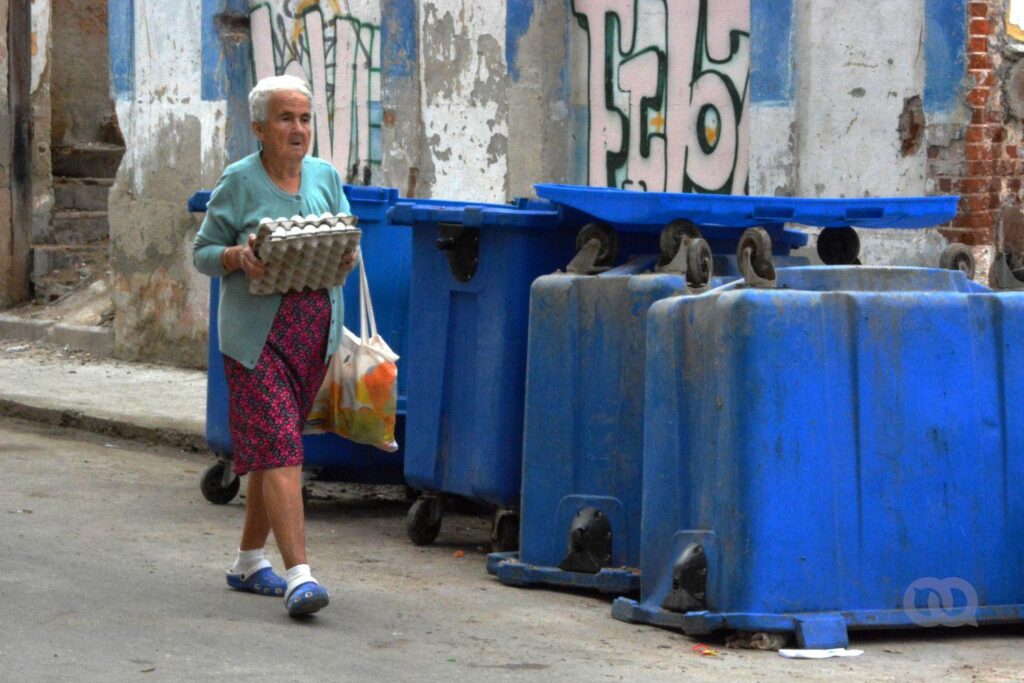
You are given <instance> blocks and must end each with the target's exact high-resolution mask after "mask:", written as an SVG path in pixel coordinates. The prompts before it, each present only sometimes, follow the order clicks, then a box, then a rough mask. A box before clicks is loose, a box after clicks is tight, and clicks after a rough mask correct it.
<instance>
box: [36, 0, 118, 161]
mask: <svg viewBox="0 0 1024 683" xmlns="http://www.w3.org/2000/svg"><path fill="white" fill-rule="evenodd" d="M52 2H53V19H52V23H53V29H52V33H53V38H52V54H51V69H50V70H51V79H50V80H51V92H50V95H51V99H52V103H53V120H52V125H51V126H50V130H51V131H52V133H51V134H52V138H53V139H52V144H53V145H54V146H60V145H74V144H80V143H89V142H112V141H113V140H112V139H109V138H111V137H112V135H114V127H115V126H114V122H113V121H112V118H113V110H112V109H113V108H112V105H111V101H110V92H109V90H110V88H109V87H108V81H109V75H108V74H109V63H110V59H109V56H108V51H107V21H108V19H107V0H52Z"/></svg>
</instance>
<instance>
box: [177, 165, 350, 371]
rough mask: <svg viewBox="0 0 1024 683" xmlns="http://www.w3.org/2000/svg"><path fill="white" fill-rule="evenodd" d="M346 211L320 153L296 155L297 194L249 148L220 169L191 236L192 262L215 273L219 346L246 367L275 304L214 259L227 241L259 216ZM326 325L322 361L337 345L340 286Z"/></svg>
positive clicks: (252, 363)
mask: <svg viewBox="0 0 1024 683" xmlns="http://www.w3.org/2000/svg"><path fill="white" fill-rule="evenodd" d="M328 211H329V212H330V213H334V214H338V213H341V214H348V213H350V210H349V205H348V200H347V199H346V198H345V192H344V190H343V189H342V183H341V177H340V176H339V175H338V172H337V171H336V170H335V168H334V167H333V166H331V165H330V164H329V163H327V162H326V161H323V160H322V159H317V158H315V157H309V156H307V157H306V158H305V159H303V160H302V184H301V186H300V187H299V194H290V193H288V192H285V191H284V190H282V189H281V188H279V187H278V186H277V185H275V184H274V183H273V181H272V180H271V179H270V177H269V176H268V175H267V173H266V171H265V170H263V163H262V162H261V161H260V157H259V153H258V152H257V153H255V154H251V155H249V156H247V157H245V158H244V159H242V160H240V161H237V162H235V163H233V164H231V165H230V166H228V167H227V168H226V169H224V174H223V175H221V177H220V180H219V181H217V187H215V188H214V190H213V193H212V194H211V195H210V202H209V204H208V205H207V207H206V218H204V219H203V224H202V225H201V226H200V228H199V232H198V233H197V234H196V237H195V240H194V242H193V251H192V262H193V263H194V264H195V267H196V269H198V270H199V272H201V273H203V274H204V275H209V276H210V277H220V278H222V279H221V287H220V311H219V314H218V317H217V324H218V326H219V327H220V350H221V352H222V353H224V354H225V355H227V356H230V357H231V358H234V359H235V360H237V361H238V362H239V363H241V364H242V365H244V366H245V367H247V368H249V369H250V370H251V369H252V368H254V367H256V362H257V361H258V360H259V358H260V353H262V351H263V345H264V344H265V343H266V341H267V336H268V335H269V334H270V328H271V326H272V325H273V324H274V316H276V315H277V309H278V308H279V307H280V305H281V295H280V294H266V295H254V294H250V293H249V279H248V278H247V277H246V275H245V273H243V272H242V271H241V270H236V271H234V272H233V273H230V274H229V273H227V272H226V271H225V270H224V268H223V266H221V263H220V257H221V253H223V251H224V249H225V248H226V247H229V246H233V245H237V244H245V243H246V241H247V240H248V239H249V234H250V233H253V232H255V231H256V229H257V227H258V226H259V222H260V219H261V218H267V217H270V218H280V217H282V216H284V217H287V218H290V217H291V216H294V215H296V214H301V215H303V216H306V215H309V214H311V213H312V214H316V215H318V216H319V215H320V214H322V213H324V212H328ZM329 293H330V297H331V330H330V335H329V337H328V340H327V355H326V357H325V358H324V362H325V363H326V362H327V360H328V359H329V358H330V357H331V354H333V353H334V352H335V350H336V349H337V348H338V342H339V341H340V340H341V336H342V325H343V322H344V318H345V308H344V307H345V302H344V299H342V295H341V287H332V288H331V289H330V290H329Z"/></svg>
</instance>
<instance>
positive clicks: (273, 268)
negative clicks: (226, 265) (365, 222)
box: [249, 213, 363, 294]
mask: <svg viewBox="0 0 1024 683" xmlns="http://www.w3.org/2000/svg"><path fill="white" fill-rule="evenodd" d="M355 224H356V217H355V216H344V215H341V214H338V215H335V214H331V213H325V214H323V215H320V216H314V215H309V216H306V217H302V216H292V217H291V218H277V219H273V218H264V219H263V220H261V221H260V224H259V227H258V228H257V229H256V241H255V243H254V244H253V251H254V252H255V253H256V256H257V257H259V259H260V260H261V261H262V262H263V264H264V265H265V266H266V267H267V272H266V275H264V276H263V277H261V278H259V279H255V280H250V281H249V292H250V293H252V294H271V293H273V292H280V293H282V294H284V293H286V292H294V291H300V290H302V289H303V288H305V287H309V288H310V289H323V288H328V287H336V286H338V285H341V284H342V283H344V282H345V276H346V275H347V271H346V270H344V269H343V268H342V263H341V259H342V257H343V256H344V254H345V252H349V251H354V250H355V249H356V248H358V246H359V239H360V237H361V236H362V234H363V231H362V230H360V229H359V228H357V227H355Z"/></svg>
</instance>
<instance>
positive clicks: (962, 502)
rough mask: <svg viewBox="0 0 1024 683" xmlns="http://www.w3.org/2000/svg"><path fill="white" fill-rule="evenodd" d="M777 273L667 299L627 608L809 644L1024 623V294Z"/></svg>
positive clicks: (843, 272)
mask: <svg viewBox="0 0 1024 683" xmlns="http://www.w3.org/2000/svg"><path fill="white" fill-rule="evenodd" d="M778 285H779V287H778V288H776V289H754V288H747V287H744V286H742V284H741V283H739V282H736V283H731V284H728V285H725V286H723V287H720V288H718V289H715V290H712V291H710V292H708V293H705V294H702V295H698V296H693V297H675V298H671V299H666V300H663V301H660V302H658V303H655V304H654V305H653V306H652V307H651V309H650V312H649V313H648V323H647V325H648V326H647V369H646V398H645V422H644V427H645V434H644V476H643V513H642V517H643V521H642V533H641V536H642V539H641V566H642V569H643V574H642V578H641V584H642V587H641V600H640V601H639V602H637V601H633V600H628V599H625V598H620V599H618V600H617V601H616V602H615V603H614V607H613V614H614V616H616V617H617V618H620V619H624V620H629V621H639V622H645V623H650V624H657V625H661V626H671V627H676V628H680V629H682V630H683V631H685V632H686V633H688V634H693V635H697V634H704V633H708V632H710V631H715V630H719V629H737V630H744V631H776V632H795V633H796V635H797V639H798V642H799V645H800V646H801V647H806V648H830V647H840V646H845V645H846V644H847V641H848V637H847V629H869V628H890V627H914V626H925V625H936V624H946V625H954V624H966V623H973V620H977V622H979V623H991V622H1008V621H1020V620H1022V619H1024V581H1021V567H1022V566H1024V544H1021V542H1020V539H1021V538H1022V536H1024V489H1022V488H1021V486H1020V482H1022V481H1024V448H1022V446H1024V414H1022V413H1021V412H1020V411H1019V410H1016V409H1015V408H1014V406H1015V405H1016V404H1015V401H1014V397H1015V395H1016V393H1017V390H1018V387H1020V386H1021V381H1022V380H1024V366H1022V365H1021V363H1019V362H1018V359H1019V358H1020V356H1021V354H1022V353H1024V296H1021V295H1020V294H994V293H992V292H990V291H988V290H987V289H985V288H984V287H981V286H980V285H976V284H974V283H972V282H970V281H969V280H967V279H966V278H965V277H964V275H963V274H962V273H959V272H955V271H944V270H932V269H916V268H824V267H818V268H792V269H780V270H779V271H778ZM930 601H934V602H935V604H937V605H938V606H939V609H934V607H935V605H932V607H933V608H929V602H930Z"/></svg>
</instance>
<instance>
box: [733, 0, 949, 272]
mask: <svg viewBox="0 0 1024 683" xmlns="http://www.w3.org/2000/svg"><path fill="white" fill-rule="evenodd" d="M750 2H751V15H752V28H751V41H752V43H753V50H752V54H753V57H752V64H751V79H752V81H753V82H752V91H753V97H752V107H751V119H750V125H751V135H750V144H751V149H750V159H751V162H750V191H751V193H752V194H764V195H781V196H805V197H828V196H834V197H861V196H876V197H877V196H907V195H925V194H934V193H935V192H936V191H937V190H938V188H935V187H934V185H933V184H930V183H928V182H927V177H928V159H927V146H928V145H927V143H926V138H927V131H929V130H935V129H938V128H942V129H943V130H945V129H946V128H949V127H950V126H952V128H954V129H955V128H956V126H957V125H958V124H956V123H955V119H956V118H957V112H956V106H955V103H956V100H957V87H956V82H957V79H958V78H962V77H963V64H962V61H961V62H960V65H959V68H960V71H959V73H957V62H956V50H957V49H958V46H959V49H961V50H962V42H963V36H962V32H961V33H959V34H958V33H957V31H956V30H955V29H956V28H957V24H956V22H957V21H963V20H964V17H963V12H964V10H963V8H962V7H961V8H960V9H959V14H958V13H957V8H956V7H953V6H952V4H953V3H950V2H947V1H946V0H925V1H924V2H922V1H921V0H893V1H892V2H887V3H875V2H871V1H869V0H852V1H851V2H844V3H821V2H814V1H813V0H750ZM938 5H942V7H939V8H938V9H936V8H935V6H938ZM945 5H951V6H950V7H949V8H947V7H945ZM934 16H938V17H940V19H941V20H940V21H934ZM930 19H932V21H931V23H927V22H928V21H929V20H930ZM922 102H923V106H922ZM950 102H952V104H950ZM950 121H954V123H952V124H950ZM809 232H812V233H813V232H815V231H809ZM859 232H860V238H861V245H862V248H861V260H862V261H863V262H865V263H872V264H902V265H930V266H934V265H937V264H938V259H939V254H940V253H941V251H942V249H943V248H944V247H945V245H946V239H945V238H943V237H942V236H941V235H940V234H939V231H938V230H937V229H929V230H914V231H904V230H885V231H879V230H861V231H859ZM812 244H813V240H812ZM805 255H807V256H809V257H810V258H811V259H812V260H815V261H816V260H817V255H816V254H815V253H814V250H813V249H809V250H806V252H805Z"/></svg>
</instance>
